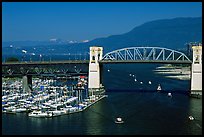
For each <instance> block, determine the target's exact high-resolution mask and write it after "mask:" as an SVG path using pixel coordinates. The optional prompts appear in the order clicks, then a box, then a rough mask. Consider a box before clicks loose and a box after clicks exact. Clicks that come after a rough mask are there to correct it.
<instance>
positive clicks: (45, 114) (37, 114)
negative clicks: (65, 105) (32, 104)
mask: <svg viewBox="0 0 204 137" xmlns="http://www.w3.org/2000/svg"><path fill="white" fill-rule="evenodd" d="M28 116H29V117H52V116H53V114H52V113H50V112H42V111H33V112H31V113H29V114H28Z"/></svg>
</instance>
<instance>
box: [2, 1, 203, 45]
mask: <svg viewBox="0 0 204 137" xmlns="http://www.w3.org/2000/svg"><path fill="white" fill-rule="evenodd" d="M201 16H202V2H3V3H2V41H4V42H5V41H26V40H32V41H46V40H49V39H55V38H60V39H62V40H68V41H70V40H72V41H73V40H76V41H83V40H93V39H95V38H101V37H108V36H110V35H118V34H123V33H126V32H128V31H130V30H132V29H133V28H135V27H137V26H139V25H142V24H143V23H145V22H148V21H153V20H158V19H171V18H176V17H201Z"/></svg>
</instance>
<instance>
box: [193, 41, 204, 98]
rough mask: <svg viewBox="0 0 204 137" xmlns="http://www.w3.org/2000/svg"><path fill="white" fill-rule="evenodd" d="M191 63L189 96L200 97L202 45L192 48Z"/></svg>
mask: <svg viewBox="0 0 204 137" xmlns="http://www.w3.org/2000/svg"><path fill="white" fill-rule="evenodd" d="M192 48H193V63H192V66H191V69H192V70H191V95H193V94H197V95H198V94H200V95H202V45H201V44H199V45H198V46H193V47H192Z"/></svg>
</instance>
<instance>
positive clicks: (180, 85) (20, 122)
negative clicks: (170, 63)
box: [2, 64, 202, 135]
mask: <svg viewBox="0 0 204 137" xmlns="http://www.w3.org/2000/svg"><path fill="white" fill-rule="evenodd" d="M155 67H156V65H152V64H122V65H121V64H120V65H119V64H118V65H104V67H103V76H104V77H103V83H104V85H105V87H106V89H107V95H108V97H107V98H104V99H103V100H101V101H100V102H97V103H96V104H95V105H93V106H91V107H90V108H88V109H86V110H85V111H84V112H80V113H75V114H70V115H64V116H60V117H54V118H47V119H43V118H42V119H40V118H32V117H28V116H27V114H25V113H21V114H16V115H12V114H3V115H2V133H3V134H37V135H40V134H43V135H44V134H50V135H53V134H56V135H63V134H74V135H76V134H77V135H117V134H119V135H126V134H129V135H141V134H142V135H152V134H156V135H159V134H165V135H172V134H173V135H183V134H184V135H201V134H202V99H196V98H190V97H188V96H187V91H188V89H189V88H190V81H181V80H175V79H167V78H164V77H162V76H161V75H156V74H154V73H153V71H152V69H154V68H155ZM108 69H109V70H110V71H107V70H108ZM130 73H131V74H134V75H136V79H137V82H135V81H134V78H133V77H130V76H129V74H130ZM149 80H150V81H151V82H152V84H151V85H150V84H148V81H149ZM140 81H143V84H142V85H141V84H140ZM158 84H161V86H162V89H164V92H156V88H157V86H158ZM167 92H171V93H172V96H173V97H172V98H170V97H168V96H167ZM189 115H192V116H193V117H194V118H195V120H194V121H189V119H188V116H189ZM116 117H122V118H123V120H124V124H115V123H114V120H115V118H116Z"/></svg>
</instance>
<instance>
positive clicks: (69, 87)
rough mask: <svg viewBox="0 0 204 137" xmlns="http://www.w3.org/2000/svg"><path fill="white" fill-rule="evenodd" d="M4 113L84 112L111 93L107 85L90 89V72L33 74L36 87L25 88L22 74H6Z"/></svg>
mask: <svg viewBox="0 0 204 137" xmlns="http://www.w3.org/2000/svg"><path fill="white" fill-rule="evenodd" d="M2 81H3V82H2V113H7V114H16V113H27V114H28V116H29V117H37V118H50V117H56V116H61V115H66V114H71V113H76V112H81V111H84V110H85V109H87V108H88V107H90V106H91V105H93V104H95V103H96V102H98V101H99V100H101V99H103V98H104V97H107V96H106V95H104V88H101V89H100V91H99V92H97V94H94V93H93V92H92V93H89V91H88V86H87V84H88V82H87V77H86V76H78V77H76V76H75V78H73V79H69V80H67V81H66V80H61V79H60V78H59V79H48V78H43V77H41V78H33V80H32V85H33V86H32V90H29V91H25V88H24V89H23V86H22V80H21V79H19V78H2Z"/></svg>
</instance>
